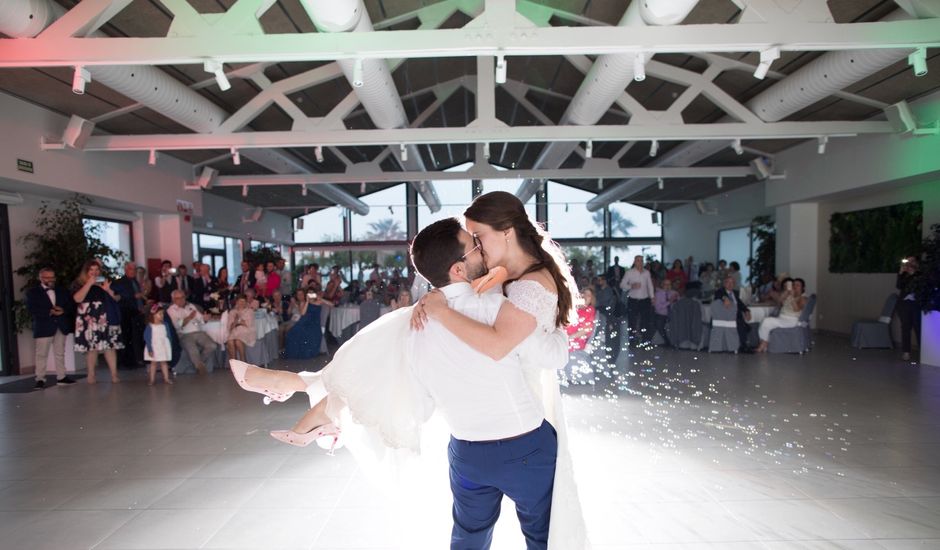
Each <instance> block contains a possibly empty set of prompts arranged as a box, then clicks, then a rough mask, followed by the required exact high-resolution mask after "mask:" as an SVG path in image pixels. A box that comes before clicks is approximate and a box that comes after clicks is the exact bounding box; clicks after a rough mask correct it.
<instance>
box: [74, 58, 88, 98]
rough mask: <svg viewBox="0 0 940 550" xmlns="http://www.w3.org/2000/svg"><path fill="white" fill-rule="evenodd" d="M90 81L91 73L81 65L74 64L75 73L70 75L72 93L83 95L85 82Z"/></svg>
mask: <svg viewBox="0 0 940 550" xmlns="http://www.w3.org/2000/svg"><path fill="white" fill-rule="evenodd" d="M89 82H91V73H90V72H88V69H86V68H85V67H82V66H81V65H76V66H75V73H74V74H73V75H72V93H73V94H75V95H83V94H84V93H85V84H87V83H89Z"/></svg>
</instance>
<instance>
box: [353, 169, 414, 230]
mask: <svg viewBox="0 0 940 550" xmlns="http://www.w3.org/2000/svg"><path fill="white" fill-rule="evenodd" d="M406 185H407V184H404V183H403V184H401V185H396V186H395V187H390V188H388V189H383V190H381V191H376V192H375V193H370V194H368V195H365V196H362V197H359V199H360V200H361V201H362V202H364V203H366V204H368V205H369V213H368V214H366V215H365V216H359V215H354V216H353V217H352V222H351V223H352V240H354V241H404V240H407V239H408V234H407V232H408V221H407V209H406V208H405V202H406V199H407V196H406V194H405V186H406Z"/></svg>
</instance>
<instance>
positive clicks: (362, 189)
mask: <svg viewBox="0 0 940 550" xmlns="http://www.w3.org/2000/svg"><path fill="white" fill-rule="evenodd" d="M365 192H366V182H364V181H361V182H359V194H360V195H361V194H363V193H365Z"/></svg>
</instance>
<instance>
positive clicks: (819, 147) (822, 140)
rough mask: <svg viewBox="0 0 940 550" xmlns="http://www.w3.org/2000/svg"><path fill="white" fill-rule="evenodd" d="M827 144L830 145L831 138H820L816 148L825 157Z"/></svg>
mask: <svg viewBox="0 0 940 550" xmlns="http://www.w3.org/2000/svg"><path fill="white" fill-rule="evenodd" d="M827 143H829V136H819V145H817V146H816V152H817V153H819V154H820V155H825V154H826V144H827Z"/></svg>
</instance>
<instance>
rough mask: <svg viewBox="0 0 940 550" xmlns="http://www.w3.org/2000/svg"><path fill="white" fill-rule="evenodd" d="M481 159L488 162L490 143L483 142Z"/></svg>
mask: <svg viewBox="0 0 940 550" xmlns="http://www.w3.org/2000/svg"><path fill="white" fill-rule="evenodd" d="M483 158H485V159H486V160H490V142H488V141H484V142H483Z"/></svg>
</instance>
